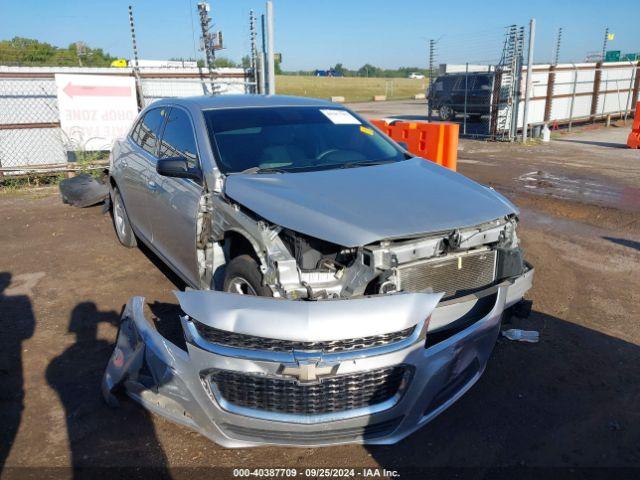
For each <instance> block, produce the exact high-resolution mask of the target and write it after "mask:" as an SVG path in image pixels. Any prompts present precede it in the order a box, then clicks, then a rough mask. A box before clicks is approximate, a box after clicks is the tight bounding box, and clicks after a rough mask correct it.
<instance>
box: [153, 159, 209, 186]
mask: <svg viewBox="0 0 640 480" xmlns="http://www.w3.org/2000/svg"><path fill="white" fill-rule="evenodd" d="M156 172H158V173H159V174H160V175H162V176H163V177H174V178H190V179H192V180H196V181H199V180H200V179H201V173H200V170H198V169H190V168H189V164H188V163H187V160H186V159H185V158H183V157H170V158H163V159H161V160H158V163H156Z"/></svg>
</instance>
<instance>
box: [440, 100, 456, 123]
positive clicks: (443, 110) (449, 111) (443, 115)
mask: <svg viewBox="0 0 640 480" xmlns="http://www.w3.org/2000/svg"><path fill="white" fill-rule="evenodd" d="M438 116H439V117H440V120H442V121H443V122H450V121H451V120H453V119H454V118H455V116H456V112H454V111H453V107H452V106H451V105H449V104H448V103H444V104H442V105H440V108H439V109H438Z"/></svg>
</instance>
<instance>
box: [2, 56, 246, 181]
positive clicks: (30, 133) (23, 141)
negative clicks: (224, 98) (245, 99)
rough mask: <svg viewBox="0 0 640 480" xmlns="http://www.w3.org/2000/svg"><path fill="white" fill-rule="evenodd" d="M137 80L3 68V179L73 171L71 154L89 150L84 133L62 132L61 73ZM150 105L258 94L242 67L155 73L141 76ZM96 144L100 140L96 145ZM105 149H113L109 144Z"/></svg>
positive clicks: (93, 71) (107, 71) (98, 71)
mask: <svg viewBox="0 0 640 480" xmlns="http://www.w3.org/2000/svg"><path fill="white" fill-rule="evenodd" d="M56 73H72V74H86V75H108V76H112V77H113V76H133V75H134V72H133V71H131V70H129V69H126V70H125V69H112V68H77V67H76V68H52V67H0V176H2V175H12V174H13V175H15V174H21V173H25V172H31V171H41V172H47V171H53V170H59V169H61V168H68V167H70V165H68V163H67V161H68V158H69V157H71V158H73V157H74V156H73V155H69V152H77V151H82V150H84V148H85V145H84V144H83V142H82V141H81V142H78V141H77V139H78V138H81V136H80V137H79V136H78V135H75V134H72V133H69V134H70V135H72V136H73V137H74V138H75V139H76V140H75V141H72V140H71V139H69V138H68V137H67V136H66V135H65V133H64V130H63V129H62V128H61V122H60V113H59V109H58V97H57V87H56V80H55V74H56ZM138 78H139V85H140V92H141V96H142V98H141V99H139V100H140V101H139V102H138V103H139V104H140V105H142V106H146V105H148V104H150V103H152V102H154V101H156V100H158V99H161V98H175V97H184V96H195V95H211V94H212V93H213V94H216V95H225V94H244V93H252V92H254V91H255V83H253V82H251V81H249V77H248V76H247V72H245V71H244V70H242V69H227V70H224V69H223V70H222V71H214V74H213V80H212V79H211V76H210V75H209V72H208V71H200V70H199V69H164V70H163V69H152V70H148V71H142V72H141V73H140V74H139V75H138ZM94 143H95V142H94ZM103 143H104V145H103V144H102V143H101V144H100V146H99V148H104V149H105V150H108V149H110V144H109V142H103Z"/></svg>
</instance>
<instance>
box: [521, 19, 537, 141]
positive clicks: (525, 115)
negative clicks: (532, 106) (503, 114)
mask: <svg viewBox="0 0 640 480" xmlns="http://www.w3.org/2000/svg"><path fill="white" fill-rule="evenodd" d="M535 36H536V20H535V18H532V19H531V21H530V22H529V52H528V53H527V83H526V85H525V87H524V112H522V143H525V142H526V141H527V134H528V133H529V132H528V128H529V96H530V95H531V90H532V88H533V85H532V80H533V46H534V42H535Z"/></svg>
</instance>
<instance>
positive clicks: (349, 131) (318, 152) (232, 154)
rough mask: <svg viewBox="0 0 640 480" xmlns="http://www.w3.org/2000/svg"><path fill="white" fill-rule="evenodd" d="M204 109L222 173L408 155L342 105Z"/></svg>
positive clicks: (300, 168)
mask: <svg viewBox="0 0 640 480" xmlns="http://www.w3.org/2000/svg"><path fill="white" fill-rule="evenodd" d="M203 113H204V117H205V120H206V123H207V129H208V132H209V136H210V137H211V140H212V144H213V145H215V147H214V148H217V150H218V152H217V154H218V155H217V157H218V161H219V164H220V165H219V167H220V169H221V170H222V171H223V172H224V173H236V172H243V171H254V172H258V173H259V172H261V171H262V172H270V171H271V172H273V171H276V172H298V171H310V170H324V169H331V168H348V167H354V166H361V165H371V164H378V163H386V162H397V161H401V160H405V159H406V156H405V154H404V153H403V152H402V150H401V149H400V148H399V147H397V146H396V145H395V144H393V143H392V142H390V141H389V140H387V139H386V138H384V137H383V136H382V135H380V133H378V132H377V131H376V130H375V129H374V128H373V127H372V126H371V125H369V124H367V123H364V122H363V121H362V120H361V119H359V118H357V117H355V116H354V115H353V114H352V113H350V112H349V111H347V110H345V109H341V108H331V107H327V108H324V107H273V108H231V109H219V110H205V111H204V112H203Z"/></svg>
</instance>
